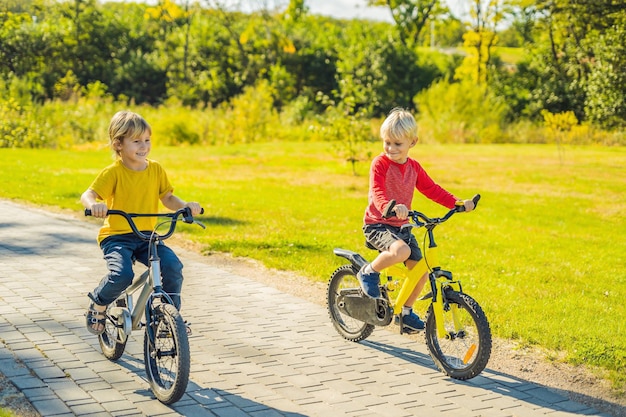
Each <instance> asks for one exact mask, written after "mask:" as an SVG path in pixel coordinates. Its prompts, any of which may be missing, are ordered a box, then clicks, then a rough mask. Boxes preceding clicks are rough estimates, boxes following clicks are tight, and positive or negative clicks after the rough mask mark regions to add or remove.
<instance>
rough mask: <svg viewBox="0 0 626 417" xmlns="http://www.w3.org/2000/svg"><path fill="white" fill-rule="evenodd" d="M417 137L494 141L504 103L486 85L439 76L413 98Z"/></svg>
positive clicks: (499, 138) (499, 137)
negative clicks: (426, 88)
mask: <svg viewBox="0 0 626 417" xmlns="http://www.w3.org/2000/svg"><path fill="white" fill-rule="evenodd" d="M415 104H416V107H417V109H418V112H419V113H418V121H419V124H420V134H419V136H420V139H421V140H422V141H425V142H428V143H432V142H440V143H497V142H501V141H502V140H503V138H504V135H503V132H502V130H501V128H500V125H499V121H500V120H502V117H503V116H502V115H503V114H504V113H505V111H506V105H505V104H504V103H503V102H502V101H501V100H500V99H498V98H497V97H495V96H494V95H493V94H491V93H490V92H489V91H488V90H487V89H486V88H485V87H483V88H482V89H478V88H476V86H475V84H474V83H471V82H468V81H466V82H461V83H450V82H448V81H447V80H442V81H439V82H437V83H435V84H434V85H433V86H432V87H431V88H430V89H428V90H427V91H425V92H423V93H421V94H418V95H417V96H416V98H415Z"/></svg>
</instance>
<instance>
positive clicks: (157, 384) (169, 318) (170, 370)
mask: <svg viewBox="0 0 626 417" xmlns="http://www.w3.org/2000/svg"><path fill="white" fill-rule="evenodd" d="M151 326H152V327H151V328H152V329H153V330H154V343H153V342H152V341H151V340H150V336H149V335H148V331H147V329H146V332H145V333H144V363H145V366H146V375H147V377H148V382H149V383H150V387H151V389H152V392H153V393H154V395H155V396H156V397H157V399H158V400H159V401H161V402H162V403H164V404H172V403H175V402H176V401H178V400H179V399H180V398H181V397H182V396H183V394H184V393H185V390H186V389H187V384H188V382H189V368H190V360H191V357H190V354H189V341H188V339H187V329H186V326H185V323H184V322H183V319H182V317H181V315H180V313H179V312H178V310H176V308H175V307H174V306H172V305H170V304H162V305H159V306H156V307H155V308H154V322H153V324H152V325H151Z"/></svg>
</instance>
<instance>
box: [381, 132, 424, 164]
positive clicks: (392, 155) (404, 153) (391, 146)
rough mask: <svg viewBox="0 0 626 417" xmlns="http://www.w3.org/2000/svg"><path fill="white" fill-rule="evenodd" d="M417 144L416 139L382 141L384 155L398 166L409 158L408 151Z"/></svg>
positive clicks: (387, 139) (386, 139)
mask: <svg viewBox="0 0 626 417" xmlns="http://www.w3.org/2000/svg"><path fill="white" fill-rule="evenodd" d="M416 143H417V138H414V139H409V138H402V139H390V138H385V139H383V149H384V151H385V155H387V157H388V158H389V159H391V160H392V161H393V162H397V163H398V164H404V163H405V162H406V160H407V158H408V157H409V149H411V148H412V147H413V146H415V144H416Z"/></svg>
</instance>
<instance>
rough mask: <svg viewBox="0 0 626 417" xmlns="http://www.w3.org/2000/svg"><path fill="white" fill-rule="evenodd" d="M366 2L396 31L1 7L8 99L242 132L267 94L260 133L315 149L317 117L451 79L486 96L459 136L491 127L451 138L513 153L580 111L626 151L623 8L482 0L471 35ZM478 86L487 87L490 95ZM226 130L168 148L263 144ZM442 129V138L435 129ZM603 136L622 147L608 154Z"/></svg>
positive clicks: (431, 13)
mask: <svg viewBox="0 0 626 417" xmlns="http://www.w3.org/2000/svg"><path fill="white" fill-rule="evenodd" d="M370 3H372V4H374V3H375V4H378V5H381V4H383V3H384V4H385V7H388V8H390V11H391V12H392V14H393V15H394V16H396V17H397V18H398V23H394V24H389V23H386V22H372V21H363V20H339V19H332V18H328V17H323V16H315V15H311V14H309V11H308V9H307V7H305V3H304V2H302V1H301V0H292V1H290V2H288V5H286V6H285V8H284V10H281V9H280V7H278V8H276V9H275V10H270V9H267V8H259V9H256V10H254V11H253V12H249V13H243V12H240V11H237V10H227V9H226V8H225V7H224V6H223V4H224V3H223V2H176V1H173V0H168V1H160V2H157V3H150V4H145V3H139V2H107V3H106V5H105V4H104V3H102V2H100V1H98V0H80V1H76V2H71V1H70V2H68V1H59V0H37V1H29V2H14V1H13V2H5V3H3V8H2V10H0V81H1V86H2V90H3V91H2V92H3V95H2V96H1V97H2V99H1V100H8V99H9V98H11V99H13V100H14V101H16V102H17V103H18V104H19V105H20V106H21V108H30V107H31V106H32V108H33V109H37V108H38V106H40V105H45V103H46V102H49V101H57V100H60V101H65V102H67V103H68V104H69V103H71V102H73V103H74V104H76V103H77V102H79V101H80V100H81V99H82V98H90V99H94V98H96V97H100V98H102V99H103V100H104V104H105V106H106V105H107V103H108V102H109V100H113V101H115V102H117V103H118V105H121V106H131V107H132V106H141V105H143V104H148V105H150V106H152V107H155V108H158V107H159V106H166V107H170V105H169V104H168V103H170V104H171V103H176V104H175V107H177V106H181V107H183V108H186V109H189V110H190V111H191V110H196V109H197V110H198V111H201V110H203V109H206V110H207V111H208V112H217V113H218V114H219V116H220V117H225V118H226V119H228V118H230V117H231V116H232V117H233V118H234V119H241V118H242V117H243V116H242V115H243V114H245V110H243V103H241V101H240V97H241V95H242V94H244V96H243V97H248V95H250V94H252V93H251V91H254V90H257V93H258V92H259V91H260V90H259V89H260V88H261V87H260V86H262V85H265V86H266V87H267V91H268V92H269V93H270V95H271V98H270V99H269V101H268V102H269V103H271V104H270V105H271V107H272V109H271V112H273V113H274V115H273V116H271V117H269V118H267V111H268V110H267V109H263V111H264V112H265V113H264V114H265V115H264V114H261V115H259V117H261V118H266V119H267V121H266V122H262V125H266V126H269V125H273V126H276V125H277V124H279V123H281V122H285V121H286V122H287V126H286V127H285V128H288V129H287V131H286V132H285V131H282V132H278V130H285V129H283V128H282V127H280V128H276V129H275V130H271V134H270V136H272V137H282V138H289V139H290V140H292V139H297V137H298V136H300V137H301V138H302V139H311V138H315V137H316V133H315V132H316V131H315V129H309V128H307V127H306V126H298V125H297V123H299V122H300V123H301V122H304V120H307V123H309V126H313V127H315V126H322V125H324V124H325V123H324V122H323V121H321V122H320V119H319V118H318V116H320V117H322V118H323V117H324V115H330V114H332V113H333V112H332V111H328V110H329V106H337V107H340V108H341V109H342V110H341V111H342V112H344V114H346V115H347V116H348V117H352V116H355V115H357V114H358V116H356V117H357V119H360V118H362V117H365V118H370V119H376V118H379V117H382V116H383V115H385V114H387V113H388V111H389V110H390V109H391V108H393V107H396V106H400V107H406V108H410V109H412V110H414V103H415V96H416V95H417V94H422V93H423V92H424V91H425V90H426V89H428V88H430V87H431V85H432V86H433V87H432V88H433V89H434V91H437V92H438V93H441V87H440V86H437V84H434V83H435V82H438V81H441V80H446V81H451V80H452V79H453V78H452V74H456V76H457V80H461V81H473V82H474V83H475V85H474V88H476V91H474V92H470V91H465V90H463V93H462V95H467V96H468V97H470V96H471V97H475V98H476V97H478V98H480V97H482V96H484V95H486V96H488V100H489V106H487V107H488V109H487V111H488V114H489V117H486V116H485V115H484V114H483V113H481V114H476V115H473V117H468V116H464V117H462V118H461V119H460V120H457V121H456V122H455V123H457V122H458V123H462V124H463V126H465V125H466V122H465V121H464V119H467V120H469V121H472V119H475V120H478V122H476V123H474V125H481V126H482V127H481V128H480V129H477V128H476V127H475V126H474V127H472V128H470V129H466V128H465V127H463V128H461V129H459V128H458V127H456V128H453V129H452V130H454V131H456V133H455V135H460V136H459V138H460V137H464V138H463V139H459V140H462V141H469V142H472V141H476V140H477V139H476V138H477V136H476V135H477V132H479V131H480V136H481V139H480V140H481V141H490V142H505V141H509V140H515V141H517V140H518V138H519V137H520V135H518V134H515V135H512V134H510V133H511V129H508V128H507V129H506V130H505V131H504V132H501V130H502V128H501V126H504V125H507V126H510V125H511V124H520V125H524V126H526V125H527V124H528V122H530V123H534V124H535V126H534V128H535V129H541V128H542V122H543V118H542V111H543V110H545V111H548V112H550V113H553V114H558V113H564V112H568V111H571V112H573V113H574V115H575V116H576V118H577V120H578V121H579V123H580V126H581V129H588V130H589V132H592V133H590V135H589V137H591V138H592V139H589V140H591V141H592V142H594V143H621V142H622V140H621V135H622V134H621V131H620V129H621V128H622V127H623V126H624V125H625V124H626V122H625V120H626V100H625V99H624V96H625V94H624V93H626V75H624V74H623V71H621V69H622V68H624V66H625V65H626V62H625V61H624V60H625V59H626V58H624V57H626V53H624V52H625V51H624V47H623V45H625V44H626V34H625V32H626V30H625V29H624V27H626V24H625V22H626V9H624V8H623V7H618V5H617V4H616V2H615V1H614V0H597V1H596V0H593V1H592V0H577V1H576V2H569V1H566V0H551V1H547V0H546V1H544V0H542V1H532V0H506V1H505V0H497V1H494V0H488V1H487V0H480V1H476V2H472V4H471V5H470V12H471V13H470V15H469V19H471V20H467V21H461V20H459V19H458V18H455V17H454V16H452V15H451V13H450V12H449V10H447V9H446V8H445V7H443V6H442V4H441V2H440V1H419V2H418V1H414V0H402V1H392V2H381V1H378V0H371V1H370ZM511 6H515V7H511ZM281 7H282V6H281ZM505 17H507V18H509V19H511V20H510V21H511V22H512V24H511V26H509V27H508V28H507V29H506V30H505V31H501V30H500V27H499V26H498V23H499V22H503V21H504V18H505ZM464 19H465V18H464ZM426 22H429V24H425V23H426ZM463 27H465V28H466V29H467V32H466V33H465V34H464V39H465V41H466V49H465V52H463V53H457V52H456V50H452V49H449V48H445V47H446V46H451V45H456V43H458V41H459V39H460V38H461V33H462V32H463ZM505 32H506V33H505ZM503 37H508V38H509V39H511V40H510V42H509V43H512V44H515V43H517V44H520V43H523V44H524V45H525V50H527V52H526V53H525V54H524V56H521V57H520V56H515V57H514V59H511V56H513V55H511V54H505V53H501V51H502V49H500V48H499V47H497V45H498V43H500V42H501V40H502V39H504V38H503ZM425 45H429V47H428V48H426V47H424V46H425ZM435 46H436V47H442V48H441V49H438V48H437V49H436V48H435ZM518 51H519V49H518ZM477 84H486V87H487V90H488V91H487V92H485V91H484V86H483V85H477ZM458 93H459V92H458V91H452V92H450V94H452V95H458ZM253 95H256V93H255V94H253ZM434 95H435V94H434V93H433V94H431V96H433V97H434ZM318 97H326V98H327V100H318V99H317V98H318ZM266 99H267V98H266ZM494 103H495V104H494ZM501 103H506V105H505V106H504V105H502V104H501ZM468 104H470V107H469V108H471V109H474V110H482V106H481V105H474V104H473V103H468ZM3 106H4V107H5V108H7V109H9V108H13V107H12V106H13V104H6V105H5V104H3ZM494 106H495V107H494ZM502 107H503V108H502ZM232 109H239V110H238V111H239V112H240V114H235V113H236V112H235V113H233V111H232ZM346 109H351V110H349V111H347V112H346ZM88 110H89V108H88ZM331 110H332V109H331ZM5 111H8V110H5ZM13 111H14V110H13ZM468 111H469V109H468V110H463V112H464V113H466V112H468ZM251 116H254V115H251ZM496 116H497V117H499V119H498V118H497V117H496ZM178 117H179V116H176V118H178ZM246 117H247V116H246ZM180 118H181V119H184V118H183V117H182V116H181V117H180ZM73 119H75V117H73ZM275 119H276V120H278V121H276V120H275ZM224 120H225V119H224ZM222 121H223V120H220V121H216V122H214V123H213V122H203V126H202V127H197V126H193V125H189V124H186V123H185V122H184V121H182V120H180V121H178V120H177V121H174V122H173V125H175V126H176V127H174V126H173V127H172V128H171V129H172V131H171V136H172V137H177V138H179V139H176V140H175V141H174V142H171V143H178V142H176V141H178V140H181V141H182V143H212V142H213V141H214V140H224V139H225V138H229V140H234V141H241V140H246V141H249V140H255V141H256V140H258V137H256V138H255V137H254V134H253V133H254V131H253V130H248V131H245V132H244V131H240V132H233V131H230V132H229V131H228V129H226V127H227V126H229V125H228V124H227V123H223V124H222V125H221V126H220V127H218V125H219V124H220V123H221V122H222ZM15 123H18V124H21V125H25V124H27V120H22V121H19V122H16V121H11V122H8V121H5V122H4V124H5V128H4V129H5V132H12V131H13V129H14V127H7V126H8V125H9V124H15ZM251 123H252V125H254V124H255V123H257V122H251ZM333 123H335V122H334V121H331V122H329V123H327V125H332V124H333ZM485 123H490V124H491V126H486V125H485ZM66 124H68V122H66V121H63V122H62V123H57V125H59V126H61V125H66ZM88 124H89V123H81V124H80V125H81V126H85V125H88ZM209 125H212V126H213V127H211V128H209ZM583 126H586V127H583ZM23 128H24V127H23V126H22V130H19V129H18V131H19V132H22V133H16V134H18V136H19V137H18V138H17V139H15V140H13V139H12V140H11V141H10V143H11V145H10V146H59V145H60V146H66V145H63V144H70V143H80V142H89V141H90V139H89V137H90V136H92V135H93V133H94V132H95V130H94V128H92V127H88V128H86V129H82V128H76V127H73V128H72V129H71V130H69V131H68V133H67V134H65V135H57V136H54V139H52V140H50V139H45V140H44V136H45V135H44V136H42V134H40V133H35V131H36V127H34V126H32V125H31V126H29V127H28V130H29V132H32V133H33V135H34V136H31V137H29V138H25V136H24V135H25V133H23V132H24V130H23ZM98 128H99V127H98ZM242 129H244V128H243V127H242ZM440 129H443V130H445V129H446V128H445V127H437V126H433V130H440ZM599 129H606V130H607V131H608V132H606V133H605V138H602V139H599V138H598V137H597V132H598V130H599ZM231 130H232V129H231ZM239 130H241V129H239ZM244 130H245V129H244ZM18 131H16V132H18ZM75 131H76V132H75ZM69 132H71V133H69ZM209 132H218V133H219V135H217V134H214V133H209ZM224 132H226V133H227V134H224ZM268 132H269V131H268ZM76 133H77V135H76ZM500 133H502V134H500ZM466 134H467V137H465V135H466ZM20 135H21V136H20ZM74 135H76V136H74ZM168 135H170V133H168ZM496 135H498V136H497V137H495V136H496ZM540 135H542V134H541V133H540ZM220 136H221V138H223V139H215V138H216V137H220ZM448 136H449V135H448V134H447V133H446V134H437V135H432V137H448ZM513 136H515V137H516V139H512V137H513ZM609 136H612V137H613V138H611V139H609V140H605V139H606V138H607V137H609ZM36 137H39V139H37V138H36ZM59 137H65V139H63V140H59V139H58V138H59ZM244 138H245V139H244ZM251 138H253V139H251ZM543 140H544V139H542V138H540V137H533V138H529V139H528V141H531V142H532V141H543ZM547 140H548V141H549V140H550V139H549V138H548V139H547ZM8 143H9V142H8V141H5V142H3V146H9V145H8Z"/></svg>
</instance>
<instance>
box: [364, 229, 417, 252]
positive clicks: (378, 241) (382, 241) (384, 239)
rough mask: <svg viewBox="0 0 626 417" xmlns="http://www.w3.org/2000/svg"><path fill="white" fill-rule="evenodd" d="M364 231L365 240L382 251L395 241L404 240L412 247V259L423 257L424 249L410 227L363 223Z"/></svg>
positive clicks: (373, 247)
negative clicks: (422, 249) (418, 243)
mask: <svg viewBox="0 0 626 417" xmlns="http://www.w3.org/2000/svg"><path fill="white" fill-rule="evenodd" d="M363 233H364V234H365V242H366V243H367V244H368V246H370V247H371V248H372V249H376V250H378V251H381V252H382V251H386V250H389V248H390V247H391V245H393V244H394V242H395V241H397V240H402V241H404V243H406V244H407V245H409V248H411V255H410V256H409V259H410V260H412V261H419V260H420V259H422V251H421V250H420V248H419V246H418V245H417V240H415V236H413V233H411V228H410V227H405V228H404V229H402V228H400V227H396V226H389V225H388V224H380V223H376V224H366V225H363Z"/></svg>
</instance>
